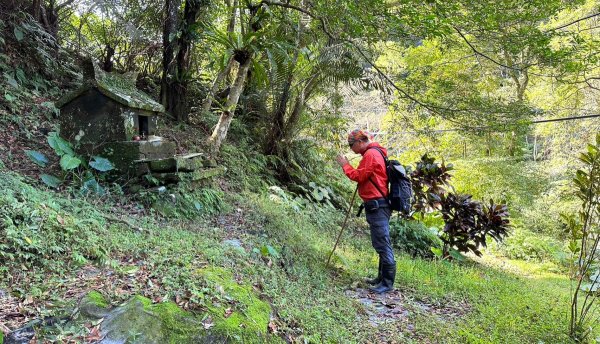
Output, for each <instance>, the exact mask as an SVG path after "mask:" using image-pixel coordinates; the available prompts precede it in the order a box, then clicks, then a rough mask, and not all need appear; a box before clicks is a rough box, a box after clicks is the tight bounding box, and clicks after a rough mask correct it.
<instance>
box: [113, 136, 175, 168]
mask: <svg viewBox="0 0 600 344" xmlns="http://www.w3.org/2000/svg"><path fill="white" fill-rule="evenodd" d="M175 150H176V146H175V143H173V142H169V141H155V142H147V141H122V142H111V143H107V144H105V145H103V146H102V154H101V155H102V156H103V157H105V158H107V159H108V160H110V161H111V162H112V163H113V164H114V165H115V167H116V168H117V169H118V170H120V171H122V172H130V173H135V172H137V162H136V161H140V160H161V159H168V158H172V157H173V156H174V155H175Z"/></svg>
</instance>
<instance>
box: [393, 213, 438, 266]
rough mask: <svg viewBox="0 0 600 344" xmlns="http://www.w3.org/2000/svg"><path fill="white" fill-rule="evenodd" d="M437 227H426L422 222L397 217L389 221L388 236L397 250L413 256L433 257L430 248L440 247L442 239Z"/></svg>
mask: <svg viewBox="0 0 600 344" xmlns="http://www.w3.org/2000/svg"><path fill="white" fill-rule="evenodd" d="M437 232H438V230H437V228H434V227H427V226H425V225H424V224H423V223H422V222H418V221H410V220H404V219H398V220H397V221H390V238H391V239H392V244H393V245H394V247H396V248H398V249H399V250H401V251H403V252H406V253H408V254H410V255H411V256H412V257H413V258H414V257H422V258H434V256H435V255H434V254H433V252H432V251H431V248H432V247H433V248H436V249H441V248H442V241H441V240H440V238H439V237H438V235H437Z"/></svg>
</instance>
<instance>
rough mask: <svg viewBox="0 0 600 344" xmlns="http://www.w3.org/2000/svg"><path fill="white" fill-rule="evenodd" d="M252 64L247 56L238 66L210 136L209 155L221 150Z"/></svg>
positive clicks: (250, 58)
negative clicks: (223, 107) (222, 108)
mask: <svg viewBox="0 0 600 344" xmlns="http://www.w3.org/2000/svg"><path fill="white" fill-rule="evenodd" d="M251 64H252V57H250V56H248V57H247V58H246V60H245V61H243V63H242V64H241V65H240V67H239V68H238V71H237V76H236V78H235V81H234V82H233V85H232V86H231V90H230V91H229V95H228V96H227V102H226V103H225V110H223V113H222V114H221V117H220V118H219V123H217V126H216V127H215V130H214V131H213V133H212V135H211V136H210V139H209V143H210V146H211V147H210V150H211V153H213V154H216V153H218V152H219V150H220V149H221V144H222V143H223V141H224V140H225V137H226V136H227V131H228V130H229V126H230V125H231V121H232V120H233V115H234V113H235V109H236V107H237V103H238V101H239V99H240V94H242V91H243V90H244V84H245V82H246V76H247V75H248V70H249V69H250V65H251Z"/></svg>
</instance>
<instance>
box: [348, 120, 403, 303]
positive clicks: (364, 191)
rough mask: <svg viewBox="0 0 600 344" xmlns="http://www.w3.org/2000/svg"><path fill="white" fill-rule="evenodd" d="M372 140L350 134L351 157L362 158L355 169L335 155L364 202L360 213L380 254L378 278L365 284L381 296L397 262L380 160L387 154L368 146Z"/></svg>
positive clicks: (359, 133) (389, 287)
mask: <svg viewBox="0 0 600 344" xmlns="http://www.w3.org/2000/svg"><path fill="white" fill-rule="evenodd" d="M371 139H372V136H371V134H370V133H369V132H367V131H365V130H360V129H355V130H353V131H351V132H350V133H349V134H348V145H349V146H350V149H352V151H353V152H354V153H356V154H360V155H362V159H361V161H360V163H359V164H358V168H354V167H352V166H351V165H350V163H349V162H348V159H347V158H346V157H345V156H343V155H338V157H337V162H338V164H339V165H340V166H341V167H342V169H343V170H344V173H345V174H346V176H348V178H350V179H351V180H353V181H355V182H357V183H358V195H359V196H360V198H362V200H363V204H362V206H361V210H362V207H364V209H365V213H366V217H367V222H368V223H369V228H370V230H371V243H372V244H373V248H374V249H375V251H377V254H379V272H378V274H377V278H375V279H370V280H367V283H369V284H371V285H373V287H371V288H370V290H372V291H373V292H375V293H378V294H381V293H385V292H388V291H390V290H392V289H393V285H394V279H395V277H396V261H395V260H394V251H393V250H392V243H391V241H390V223H389V221H390V215H391V209H390V207H389V203H388V201H387V198H386V197H387V195H388V189H387V174H386V168H385V161H384V158H383V156H382V153H383V155H386V156H387V150H386V149H385V148H383V147H382V146H381V145H379V143H377V142H371ZM378 149H379V150H381V152H382V153H380V152H379V151H378ZM359 214H360V211H359Z"/></svg>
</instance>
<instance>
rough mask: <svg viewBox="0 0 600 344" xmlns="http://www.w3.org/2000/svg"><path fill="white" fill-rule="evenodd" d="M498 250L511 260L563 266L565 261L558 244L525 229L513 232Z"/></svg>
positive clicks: (564, 254) (564, 255)
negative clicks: (551, 263) (552, 263)
mask: <svg viewBox="0 0 600 344" xmlns="http://www.w3.org/2000/svg"><path fill="white" fill-rule="evenodd" d="M498 249H499V250H500V252H501V253H502V254H504V255H505V256H506V257H508V258H511V259H522V260H527V261H540V262H548V261H550V262H554V263H558V264H563V263H564V261H565V259H566V253H565V252H564V251H563V250H562V245H561V244H560V242H558V241H557V240H555V239H552V238H550V237H547V236H543V235H540V234H539V233H533V232H531V231H528V230H525V229H516V230H514V231H513V232H512V235H511V236H510V237H508V238H507V239H506V240H505V241H504V242H503V244H501V245H499V246H498Z"/></svg>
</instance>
